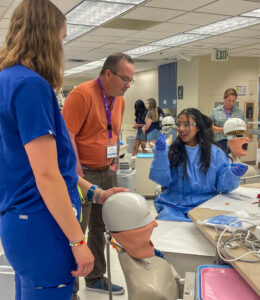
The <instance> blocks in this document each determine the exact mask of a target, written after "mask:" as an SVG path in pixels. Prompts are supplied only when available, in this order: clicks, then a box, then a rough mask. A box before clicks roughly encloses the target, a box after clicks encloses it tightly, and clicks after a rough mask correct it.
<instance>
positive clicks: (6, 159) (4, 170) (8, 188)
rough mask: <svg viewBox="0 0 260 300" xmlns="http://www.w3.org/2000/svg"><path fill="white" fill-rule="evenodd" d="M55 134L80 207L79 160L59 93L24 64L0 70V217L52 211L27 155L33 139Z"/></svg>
mask: <svg viewBox="0 0 260 300" xmlns="http://www.w3.org/2000/svg"><path fill="white" fill-rule="evenodd" d="M49 134H52V135H53V136H54V137H55V139H56V144H57V156H58V165H59V169H60V172H61V175H62V176H63V178H64V180H65V182H66V185H67V188H68V192H69V195H70V198H71V202H72V203H74V204H75V206H76V207H77V208H78V207H79V206H80V199H79V196H78V192H77V180H78V176H77V173H76V163H77V161H76V156H75V153H74V150H73V146H72V144H71V141H70V137H69V134H68V132H67V129H66V125H65V122H64V119H63V117H62V115H61V113H60V111H59V106H58V102H57V99H56V95H55V93H54V91H53V89H52V87H51V85H50V84H49V82H48V81H46V80H45V79H44V78H42V77H41V76H40V75H39V74H38V73H36V72H34V71H32V70H30V69H28V68H25V67H24V66H23V65H21V64H17V65H14V66H12V67H10V68H6V69H4V70H3V71H1V72H0V166H1V167H0V213H3V212H5V211H10V210H12V211H15V212H18V213H33V212H37V211H40V210H42V209H44V208H46V206H45V204H44V202H43V200H42V198H41V195H40V193H39V191H38V188H37V186H36V183H35V178H34V175H33V172H32V169H31V166H30V163H29V160H28V157H27V154H26V152H25V148H24V146H25V145H26V144H27V143H29V142H31V141H32V140H34V139H36V138H38V137H40V136H43V135H49Z"/></svg>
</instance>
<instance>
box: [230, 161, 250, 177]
mask: <svg viewBox="0 0 260 300" xmlns="http://www.w3.org/2000/svg"><path fill="white" fill-rule="evenodd" d="M247 169H248V166H247V165H243V164H240V163H237V164H235V163H233V164H231V171H232V173H233V174H234V175H236V176H243V175H244V174H245V173H246V171H247Z"/></svg>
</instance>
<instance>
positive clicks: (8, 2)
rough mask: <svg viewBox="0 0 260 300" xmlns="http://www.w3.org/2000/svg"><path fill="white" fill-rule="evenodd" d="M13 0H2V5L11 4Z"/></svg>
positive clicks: (0, 4)
mask: <svg viewBox="0 0 260 300" xmlns="http://www.w3.org/2000/svg"><path fill="white" fill-rule="evenodd" d="M12 2H13V0H1V2H0V6H5V7H7V6H10V5H11V4H12Z"/></svg>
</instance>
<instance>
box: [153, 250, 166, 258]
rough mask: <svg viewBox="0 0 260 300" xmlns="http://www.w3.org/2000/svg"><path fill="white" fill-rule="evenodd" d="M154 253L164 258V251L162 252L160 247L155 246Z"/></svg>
mask: <svg viewBox="0 0 260 300" xmlns="http://www.w3.org/2000/svg"><path fill="white" fill-rule="evenodd" d="M154 254H155V256H158V257H161V258H164V255H163V253H162V252H161V251H160V250H159V249H155V248H154Z"/></svg>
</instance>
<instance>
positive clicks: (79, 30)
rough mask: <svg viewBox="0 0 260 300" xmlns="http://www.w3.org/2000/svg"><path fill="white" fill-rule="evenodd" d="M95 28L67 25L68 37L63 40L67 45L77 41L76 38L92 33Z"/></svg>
mask: <svg viewBox="0 0 260 300" xmlns="http://www.w3.org/2000/svg"><path fill="white" fill-rule="evenodd" d="M93 28H95V26H86V25H74V24H68V23H67V36H66V38H65V39H64V40H63V41H64V43H65V44H66V43H67V42H69V41H71V40H73V39H75V38H76V37H78V36H80V35H82V34H84V33H86V32H88V31H90V30H91V29H93Z"/></svg>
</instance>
